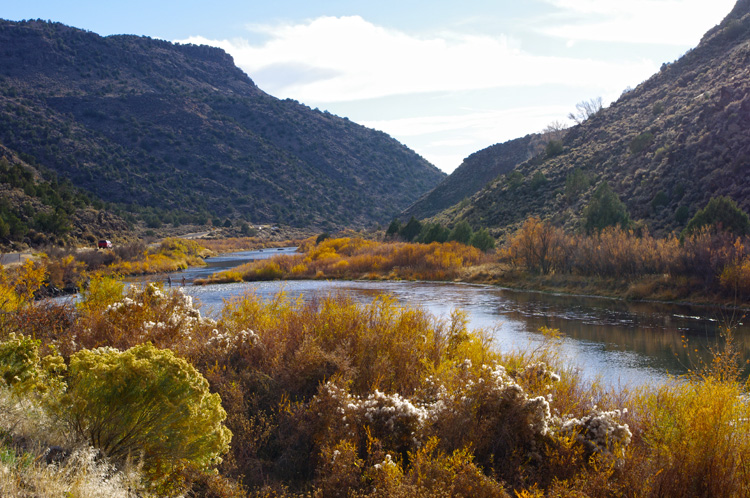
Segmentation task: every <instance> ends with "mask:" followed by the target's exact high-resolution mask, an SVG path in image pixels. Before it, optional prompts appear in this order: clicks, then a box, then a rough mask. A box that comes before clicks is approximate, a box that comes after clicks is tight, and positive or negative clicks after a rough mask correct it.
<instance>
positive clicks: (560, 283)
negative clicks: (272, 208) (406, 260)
mask: <svg viewBox="0 0 750 498" xmlns="http://www.w3.org/2000/svg"><path fill="white" fill-rule="evenodd" d="M454 281H456V282H466V283H475V284H487V285H494V286H499V287H504V288H508V289H513V290H519V291H534V292H545V293H553V294H565V295H570V296H582V297H601V298H607V299H617V300H623V301H642V302H655V303H668V304H684V305H689V306H717V307H724V308H739V309H743V310H748V309H750V302H748V301H747V300H740V299H738V298H735V297H728V296H726V295H722V294H719V293H716V292H708V291H706V290H705V288H704V290H703V292H701V291H700V290H699V289H701V287H702V286H701V284H700V282H699V281H695V280H693V281H690V280H689V279H687V278H685V277H672V276H670V275H646V276H644V277H640V278H637V279H632V280H629V279H623V278H602V277H590V276H580V275H570V274H568V275H560V274H552V275H535V274H532V273H529V272H526V271H523V270H519V269H517V268H513V267H511V266H509V265H506V264H502V263H487V264H482V265H477V266H474V267H469V268H466V269H465V271H464V272H462V273H461V275H460V276H459V277H458V278H457V279H455V280H454Z"/></svg>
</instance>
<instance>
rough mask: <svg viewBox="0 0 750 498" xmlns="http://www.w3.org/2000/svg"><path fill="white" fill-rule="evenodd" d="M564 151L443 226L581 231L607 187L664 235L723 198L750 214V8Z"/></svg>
mask: <svg viewBox="0 0 750 498" xmlns="http://www.w3.org/2000/svg"><path fill="white" fill-rule="evenodd" d="M559 145H560V147H548V148H547V150H546V151H544V152H542V153H540V154H538V155H536V156H535V157H533V158H532V159H530V160H528V161H526V162H524V163H522V164H520V165H519V166H517V167H516V168H515V169H514V170H513V172H511V173H509V174H507V175H505V176H504V177H501V178H498V179H496V180H495V181H493V182H491V183H489V184H487V185H486V187H485V188H484V189H483V190H482V191H481V192H480V193H478V194H477V195H475V196H474V197H473V198H472V199H471V202H469V203H466V205H459V206H454V207H453V208H451V209H449V210H448V211H445V212H443V213H442V214H441V215H440V217H441V219H443V221H447V222H454V221H456V220H460V219H465V220H467V221H469V222H470V223H471V224H473V225H482V226H490V227H493V229H494V231H495V233H496V234H500V233H502V232H504V231H507V230H509V229H512V228H514V227H516V226H518V225H519V224H520V223H521V222H522V221H523V220H524V219H525V218H527V217H528V216H531V215H536V216H541V217H544V218H550V219H552V220H555V221H556V222H557V223H559V224H561V225H565V226H567V227H568V228H576V227H577V226H578V220H579V219H580V216H581V214H582V211H583V208H584V207H585V206H586V205H587V203H588V200H589V198H590V196H591V193H592V192H593V190H594V189H595V188H596V186H597V185H598V184H600V183H601V182H604V181H606V182H608V183H609V185H610V186H611V187H612V189H613V190H614V191H615V192H616V193H617V194H618V195H619V196H620V198H621V199H622V200H623V201H624V202H625V204H626V205H627V208H628V210H629V212H630V215H631V217H632V218H633V219H634V220H637V221H638V220H640V221H641V223H643V224H645V225H646V226H648V227H649V228H650V229H651V231H652V232H655V233H666V232H669V231H672V230H679V229H681V228H683V227H684V224H685V222H686V220H688V219H689V217H691V216H692V215H693V214H694V213H695V212H696V211H697V210H698V209H700V208H702V207H703V206H705V204H706V203H707V202H708V200H709V199H710V198H711V197H714V196H719V195H724V196H729V197H731V198H732V199H734V200H736V201H737V202H738V203H739V204H740V206H741V207H742V208H743V209H744V210H746V211H750V0H741V1H739V2H738V3H737V5H736V6H735V8H734V9H733V11H732V12H731V13H730V14H729V15H728V16H727V17H726V18H725V20H724V21H723V22H722V23H721V24H720V25H718V26H716V27H715V28H714V29H712V30H710V31H709V32H708V33H707V34H706V35H705V36H704V37H703V39H702V41H701V42H700V44H699V45H698V46H697V47H696V48H695V49H693V50H691V51H690V52H688V53H687V54H685V55H684V56H683V57H682V58H680V59H679V60H677V61H675V62H674V63H667V64H664V65H663V66H662V68H661V70H660V71H659V73H657V74H655V75H654V76H652V77H651V78H650V79H648V80H647V81H645V82H644V83H642V84H641V85H639V86H638V87H637V88H635V89H634V90H631V91H628V92H626V93H624V94H623V95H622V96H621V97H620V99H619V100H617V101H616V102H615V103H614V104H612V105H611V106H610V107H608V108H605V109H603V110H601V111H600V112H598V113H597V114H596V115H594V116H593V117H591V118H589V119H588V120H586V121H585V122H583V123H582V124H581V125H578V126H575V127H573V128H571V129H569V131H568V132H567V133H566V135H565V136H564V138H563V139H562V142H561V143H560V144H559Z"/></svg>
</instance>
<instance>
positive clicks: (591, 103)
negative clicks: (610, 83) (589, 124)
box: [568, 97, 603, 124]
mask: <svg viewBox="0 0 750 498" xmlns="http://www.w3.org/2000/svg"><path fill="white" fill-rule="evenodd" d="M602 107H603V106H602V98H601V97H596V98H594V99H589V100H584V101H582V102H579V103H577V104H576V112H571V113H570V114H568V119H570V120H572V121H575V123H576V124H581V123H583V122H584V121H586V120H587V119H589V118H591V117H593V116H595V115H596V114H597V113H598V112H599V111H601V110H602Z"/></svg>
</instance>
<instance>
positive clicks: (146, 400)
mask: <svg viewBox="0 0 750 498" xmlns="http://www.w3.org/2000/svg"><path fill="white" fill-rule="evenodd" d="M334 240H335V239H334ZM339 243H340V242H339ZM350 243H351V242H350ZM358 244H359V245H360V247H361V246H366V245H367V243H365V242H360V243H358ZM319 245H323V243H321V244H319ZM353 245H357V244H353ZM424 247H425V248H426V249H427V248H429V246H424ZM342 248H343V246H341V247H339V249H342ZM43 281H44V274H43V268H41V267H38V266H35V265H34V264H33V263H28V264H26V265H25V266H22V267H19V268H17V269H15V270H14V271H12V272H11V271H10V270H8V269H3V270H2V280H1V283H2V286H0V290H1V291H2V296H3V297H2V302H1V303H0V305H1V306H2V311H3V313H2V314H0V321H1V323H0V331H1V332H0V405H1V406H2V408H1V409H0V492H1V493H2V495H3V496H38V495H44V496H81V497H88V496H178V495H182V496H206V497H208V496H210V497H239V496H258V497H260V496H264V497H271V496H276V497H285V496H288V497H292V496H300V497H302V496H326V497H328V496H334V497H335V496H372V497H376V496H378V497H379V496H424V497H438V496H440V497H443V496H455V497H459V496H472V497H473V496H484V497H495V496H496V497H511V496H512V497H519V496H522V497H536V496H592V497H599V496H601V497H604V496H619V495H623V496H706V497H707V496H741V495H743V494H745V493H746V491H747V489H748V486H750V475H748V472H747V469H746V466H745V465H744V462H746V461H747V460H748V458H749V457H750V440H748V438H747V437H746V434H747V432H748V430H750V427H749V426H748V424H750V407H749V406H748V404H747V402H746V401H745V400H746V397H745V394H746V385H745V384H744V383H743V382H741V381H740V365H738V358H739V355H738V353H737V350H736V348H735V346H734V342H733V340H732V335H731V330H729V329H727V330H726V331H725V334H724V336H723V337H724V343H723V345H722V346H721V347H717V349H716V350H715V351H714V353H715V354H714V360H713V362H712V363H710V364H707V365H700V366H699V367H698V368H696V369H694V370H693V371H692V372H691V374H690V375H688V376H686V377H685V378H681V379H676V380H675V381H674V382H673V383H669V384H667V385H664V386H651V387H644V388H641V389H637V390H630V391H628V390H620V391H611V390H609V389H607V388H604V387H603V386H602V385H599V384H598V383H596V382H594V383H590V382H585V381H583V380H582V379H581V378H580V377H579V376H578V374H577V373H576V369H575V368H574V366H572V365H567V364H565V363H564V361H563V360H562V359H561V358H560V357H559V356H558V354H557V351H558V341H559V339H558V337H557V334H556V332H555V331H554V330H544V331H543V332H544V333H545V334H546V336H547V341H546V342H545V344H544V346H542V347H539V348H537V349H535V350H528V351H523V350H521V351H504V350H502V349H501V348H499V347H498V346H497V345H494V344H493V343H492V341H491V334H490V333H489V331H484V330H469V329H467V325H466V323H467V322H466V318H465V316H464V314H463V313H462V312H460V311H458V310H457V311H455V312H453V313H452V315H451V316H450V317H444V318H436V317H434V316H431V315H429V314H428V313H426V312H425V311H423V310H421V309H418V308H411V307H401V306H399V305H396V303H395V302H394V301H393V300H392V299H391V298H389V297H387V296H381V297H378V298H375V299H374V300H373V301H372V302H371V303H369V304H360V303H357V302H354V301H352V300H351V299H349V298H346V297H343V296H339V295H324V296H313V297H312V298H310V299H302V298H299V299H291V298H289V297H287V296H285V295H284V294H279V295H276V296H275V297H273V298H271V299H269V300H263V299H260V298H259V297H257V296H255V295H253V294H247V295H243V296H239V297H236V298H233V299H231V300H229V301H227V302H226V303H225V305H224V307H223V309H222V310H220V311H219V312H217V314H216V315H215V316H214V317H206V316H203V315H202V314H201V313H200V311H199V310H198V309H197V308H196V306H195V304H194V303H193V301H192V299H191V298H190V297H189V296H186V295H184V294H183V293H182V292H181V291H180V290H175V291H174V292H171V291H170V292H167V291H165V290H164V289H162V288H160V287H159V286H157V285H154V284H150V285H147V286H143V287H137V286H131V287H130V288H128V289H127V290H125V289H124V286H123V285H122V284H121V283H119V282H118V281H116V280H114V279H112V278H111V277H103V276H98V277H93V278H92V282H91V285H90V286H89V288H88V290H87V291H86V292H85V293H84V294H83V295H82V299H81V300H80V301H79V302H78V303H77V304H75V305H72V304H65V303H44V304H34V303H33V302H32V301H31V296H33V293H34V291H35V289H36V288H37V287H38V286H40V285H41V284H42V282H43ZM686 346H687V344H686Z"/></svg>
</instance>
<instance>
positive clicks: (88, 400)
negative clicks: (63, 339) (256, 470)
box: [55, 343, 232, 477]
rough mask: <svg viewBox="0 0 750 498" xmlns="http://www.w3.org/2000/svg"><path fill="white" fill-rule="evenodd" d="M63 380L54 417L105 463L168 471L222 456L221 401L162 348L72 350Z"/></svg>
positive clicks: (225, 440) (225, 434) (225, 442)
mask: <svg viewBox="0 0 750 498" xmlns="http://www.w3.org/2000/svg"><path fill="white" fill-rule="evenodd" d="M66 381H67V384H68V387H67V390H66V392H65V393H64V395H63V396H62V397H61V399H60V401H59V404H58V405H57V406H56V408H55V410H56V412H57V415H58V417H59V418H60V419H61V420H63V421H64V423H65V424H66V426H67V427H68V428H69V429H70V430H71V431H73V432H74V433H76V434H78V435H79V436H81V437H83V438H85V439H86V440H88V441H89V442H90V443H91V444H92V445H93V446H94V447H96V448H98V449H100V450H101V451H102V452H103V453H104V454H105V455H107V456H108V457H109V458H111V459H112V460H113V461H116V462H123V461H125V460H126V459H127V458H129V457H130V458H142V459H143V461H144V463H145V465H146V467H147V468H151V469H156V468H159V467H163V468H166V469H167V470H168V471H171V470H172V469H173V468H174V467H175V466H176V465H177V464H178V463H180V462H183V461H184V462H189V463H192V464H195V465H197V466H198V467H200V468H209V467H211V466H214V465H216V464H217V463H219V462H220V461H221V458H220V456H221V455H223V454H224V453H226V452H227V451H228V450H229V441H230V439H231V436H232V435H231V432H230V431H229V429H227V428H226V427H224V425H223V423H222V422H223V421H224V419H225V418H226V413H225V411H224V409H223V408H222V407H221V398H220V397H219V395H218V394H210V393H209V390H208V382H207V381H206V379H205V378H203V376H202V375H201V374H200V373H198V371H196V370H195V368H193V367H192V366H191V365H190V364H189V363H187V362H186V361H185V360H183V359H180V358H178V357H176V356H175V355H174V353H172V351H170V350H166V349H163V350H160V349H157V348H155V347H154V346H153V345H152V344H150V343H147V344H143V345H140V346H136V347H133V348H131V349H129V350H127V351H124V352H120V351H117V350H115V349H111V348H100V349H96V350H84V351H80V352H78V353H75V354H74V355H73V356H72V357H71V359H70V367H69V370H68V374H67V376H66ZM157 477H162V476H157Z"/></svg>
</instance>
